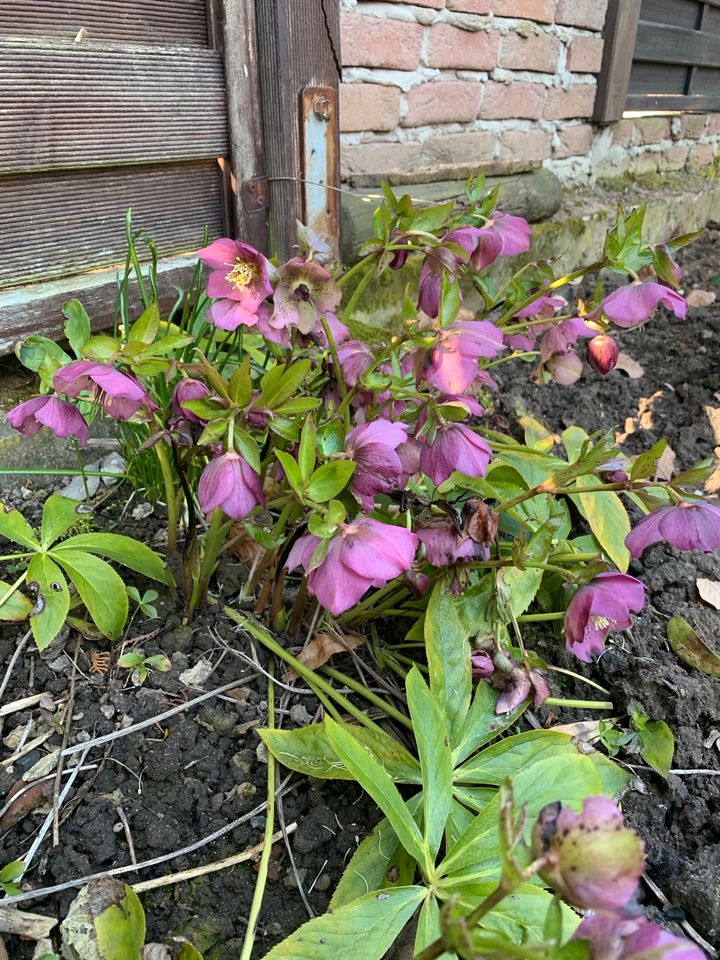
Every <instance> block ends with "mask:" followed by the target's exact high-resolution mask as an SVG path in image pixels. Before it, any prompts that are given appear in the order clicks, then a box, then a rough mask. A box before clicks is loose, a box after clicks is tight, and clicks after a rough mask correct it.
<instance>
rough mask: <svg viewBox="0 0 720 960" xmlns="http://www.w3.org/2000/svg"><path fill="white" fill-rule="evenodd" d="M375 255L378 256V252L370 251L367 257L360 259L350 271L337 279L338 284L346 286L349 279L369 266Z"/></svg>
mask: <svg viewBox="0 0 720 960" xmlns="http://www.w3.org/2000/svg"><path fill="white" fill-rule="evenodd" d="M375 257H377V253H369V254H368V255H367V256H366V257H363V258H362V260H358V262H357V263H356V264H353V266H352V267H350V269H349V270H348V271H346V272H345V273H344V274H343V275H342V276H341V277H340V278H339V279H338V280H336V281H335V282H336V283H337V285H338V286H339V287H344V286H345V284H346V283H347V282H348V280H350V279H351V278H352V277H354V276H355V275H356V274H358V273H360V272H361V271H362V270H364V268H365V267H366V266H368V264H369V263H371V262H372V261H373V260H374V259H375Z"/></svg>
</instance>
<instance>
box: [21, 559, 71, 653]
mask: <svg viewBox="0 0 720 960" xmlns="http://www.w3.org/2000/svg"><path fill="white" fill-rule="evenodd" d="M27 583H28V584H29V585H33V584H35V585H36V586H37V598H36V600H35V606H34V607H33V611H34V612H33V613H31V615H30V628H31V630H32V633H33V637H34V639H35V643H36V644H37V647H38V650H44V649H45V647H47V646H49V644H50V643H52V641H53V640H54V639H55V637H56V636H57V635H58V633H60V630H61V629H62V625H63V624H64V623H65V617H66V616H67V615H68V610H69V609H70V591H69V590H68V585H67V582H66V580H65V577H64V576H63V572H62V570H61V569H60V567H58V565H57V564H56V563H55V562H54V561H53V560H52V559H51V558H50V557H49V556H47V555H46V554H44V553H37V554H35V556H34V557H33V558H32V559H31V560H30V563H29V564H28V576H27Z"/></svg>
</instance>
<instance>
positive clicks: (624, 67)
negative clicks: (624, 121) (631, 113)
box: [593, 0, 640, 123]
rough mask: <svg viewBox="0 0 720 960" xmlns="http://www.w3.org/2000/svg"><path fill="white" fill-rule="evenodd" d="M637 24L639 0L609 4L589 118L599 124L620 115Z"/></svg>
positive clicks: (626, 89)
mask: <svg viewBox="0 0 720 960" xmlns="http://www.w3.org/2000/svg"><path fill="white" fill-rule="evenodd" d="M639 20H640V0H609V2H608V8H607V14H606V17H605V29H604V30H603V35H604V38H605V43H604V45H603V60H602V68H601V71H600V76H599V77H598V90H597V95H596V97H595V110H594V115H593V119H595V120H596V121H598V122H599V123H612V122H614V121H615V120H619V119H620V118H621V117H622V115H623V110H624V109H625V98H626V97H627V92H628V87H629V84H630V71H631V69H632V61H633V51H634V50H635V37H636V35H637V29H638V23H639Z"/></svg>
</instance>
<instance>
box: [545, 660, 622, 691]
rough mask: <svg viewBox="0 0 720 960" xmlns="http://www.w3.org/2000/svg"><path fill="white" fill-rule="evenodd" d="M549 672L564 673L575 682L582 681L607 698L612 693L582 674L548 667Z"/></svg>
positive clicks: (561, 668)
mask: <svg viewBox="0 0 720 960" xmlns="http://www.w3.org/2000/svg"><path fill="white" fill-rule="evenodd" d="M547 669H548V670H551V671H552V672H553V673H564V674H565V676H567V677H573V679H575V680H580V682H581V683H586V684H587V685H588V686H589V687H595V689H596V690H599V691H600V693H604V694H605V695H606V696H608V697H609V696H610V691H609V690H606V689H605V687H601V686H600V684H599V683H595V681H594V680H591V679H590V677H584V676H583V675H582V674H581V673H575V672H574V671H573V670H566V669H565V668H564V667H547Z"/></svg>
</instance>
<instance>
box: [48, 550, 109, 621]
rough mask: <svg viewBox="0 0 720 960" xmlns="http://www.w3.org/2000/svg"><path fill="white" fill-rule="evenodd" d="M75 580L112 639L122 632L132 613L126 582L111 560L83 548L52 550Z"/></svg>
mask: <svg viewBox="0 0 720 960" xmlns="http://www.w3.org/2000/svg"><path fill="white" fill-rule="evenodd" d="M52 556H53V558H54V559H55V560H57V562H58V563H59V564H60V566H61V567H62V568H63V570H64V571H65V573H66V574H67V576H68V577H69V578H70V579H71V580H72V582H73V583H74V584H75V587H76V588H77V592H78V593H79V594H80V598H81V600H82V602H83V603H84V604H85V606H86V607H87V611H88V613H89V614H90V616H91V617H92V619H93V621H94V623H95V625H96V626H97V627H98V629H99V630H101V631H102V633H103V634H104V635H105V636H107V637H110V638H111V639H113V640H115V639H117V638H118V637H119V636H120V634H121V633H122V629H123V627H124V626H125V621H126V620H127V615H128V597H127V593H126V592H125V584H124V583H123V582H122V580H121V578H120V576H119V575H118V574H117V573H116V572H115V571H114V570H113V568H112V567H111V566H110V564H109V563H106V562H105V560H101V559H100V557H95V556H93V555H92V554H91V553H84V552H82V551H80V550H70V549H65V550H56V551H55V552H54V553H53V554H52Z"/></svg>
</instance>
